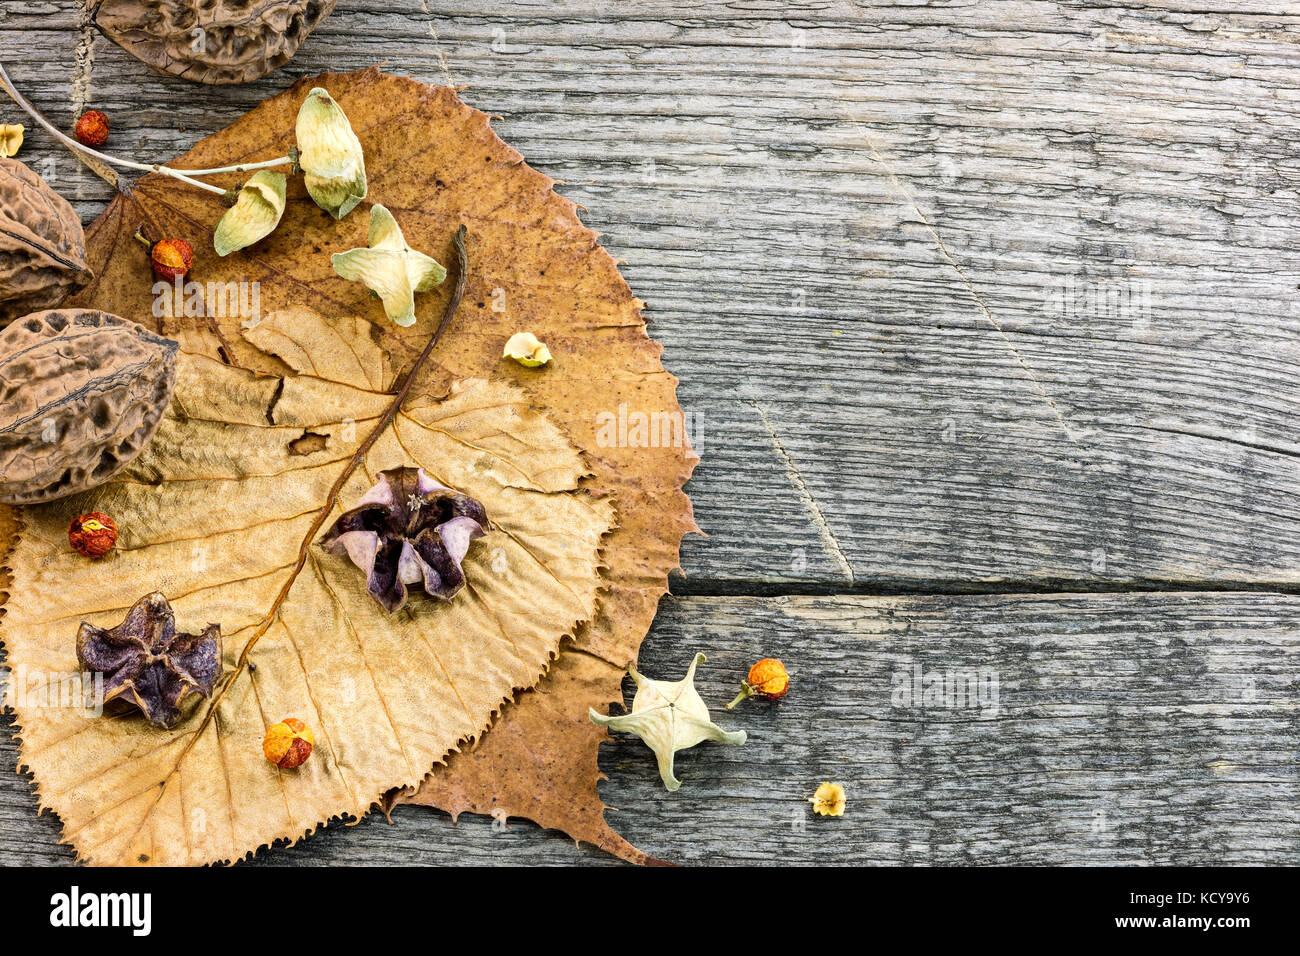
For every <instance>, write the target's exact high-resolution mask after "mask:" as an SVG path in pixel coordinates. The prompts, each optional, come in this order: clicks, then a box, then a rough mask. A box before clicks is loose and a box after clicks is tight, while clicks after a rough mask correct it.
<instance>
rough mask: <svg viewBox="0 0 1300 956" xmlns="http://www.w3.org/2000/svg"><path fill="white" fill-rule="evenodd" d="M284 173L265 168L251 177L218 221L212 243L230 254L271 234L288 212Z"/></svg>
mask: <svg viewBox="0 0 1300 956" xmlns="http://www.w3.org/2000/svg"><path fill="white" fill-rule="evenodd" d="M285 185H286V180H285V176H284V173H277V172H272V171H271V170H269V169H263V170H261V171H260V172H256V173H254V174H253V175H252V176H250V177H249V179H248V182H246V183H244V186H243V188H242V189H240V190H239V196H238V197H237V198H236V199H235V204H234V205H233V206H231V207H230V208H229V209H227V210H226V214H225V215H224V216H222V217H221V221H220V222H218V223H217V229H216V232H214V233H213V236H212V245H213V247H214V248H215V249H216V250H217V255H219V256H226V255H229V254H230V253H232V252H234V251H236V250H237V249H243V248H244V247H245V246H251V245H252V244H253V243H255V242H257V240H259V239H262V238H264V237H266V236H268V235H270V234H271V232H273V231H274V229H275V227H276V226H278V225H279V224H280V217H281V216H283V215H284V192H285Z"/></svg>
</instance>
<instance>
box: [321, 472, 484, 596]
mask: <svg viewBox="0 0 1300 956" xmlns="http://www.w3.org/2000/svg"><path fill="white" fill-rule="evenodd" d="M489 527H490V524H489V523H488V516H487V512H486V511H484V510H483V506H482V505H481V504H479V503H478V502H477V501H475V500H474V499H473V498H471V497H469V496H468V495H462V494H461V493H460V492H458V491H453V490H452V489H450V488H447V487H444V486H443V485H440V484H438V483H437V482H436V481H434V480H433V479H431V478H429V477H428V476H427V475H425V473H424V469H423V468H392V469H390V470H388V471H381V472H380V473H379V482H378V483H377V484H376V485H375V486H374V487H373V488H371V489H370V490H369V491H368V492H366V494H365V495H364V496H363V497H362V499H361V500H360V501H359V502H358V503H357V504H356V506H355V507H353V508H351V509H350V510H348V511H345V512H344V513H343V514H342V516H340V517H339V519H338V521H336V522H334V525H333V526H332V527H331V528H330V529H329V531H327V532H326V533H325V537H324V538H322V539H321V546H322V547H324V548H325V549H326V550H328V551H330V552H331V553H333V554H347V556H348V557H349V558H351V559H352V563H353V564H355V565H356V566H357V567H359V568H360V569H361V570H362V571H364V572H365V574H366V590H367V591H368V592H369V593H370V596H371V597H373V598H374V599H375V600H376V601H377V602H378V603H379V604H380V606H382V607H383V608H384V609H385V610H386V611H388V612H389V613H390V614H391V613H392V612H393V611H396V610H397V609H398V608H400V607H401V606H402V605H403V604H405V603H406V598H407V585H411V584H419V585H422V586H423V587H424V591H425V593H426V594H428V595H430V596H431V597H436V598H441V599H442V600H444V601H450V600H451V599H452V598H453V597H455V595H456V593H457V592H458V591H459V590H460V589H461V588H462V587H464V586H465V572H464V570H462V568H461V561H463V560H464V558H465V554H466V552H468V551H469V543H470V542H471V541H473V540H474V539H475V538H481V537H482V536H483V535H485V534H487V532H488V529H489Z"/></svg>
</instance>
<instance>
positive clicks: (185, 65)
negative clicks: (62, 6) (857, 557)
mask: <svg viewBox="0 0 1300 956" xmlns="http://www.w3.org/2000/svg"><path fill="white" fill-rule="evenodd" d="M335 2H336V0H277V2H276V3H266V2H265V0H100V2H99V3H98V4H97V5H95V7H94V9H93V11H92V13H91V19H92V22H93V23H94V25H95V27H96V28H97V29H98V30H99V32H100V33H102V34H104V36H106V37H108V38H109V39H110V40H112V41H113V42H114V43H116V44H117V45H118V46H120V47H121V48H122V49H123V50H125V51H126V52H127V53H130V54H131V55H132V56H133V57H135V58H136V59H138V60H140V61H141V62H142V63H147V64H148V65H149V66H151V67H153V68H154V69H155V70H159V71H161V72H163V73H170V74H172V75H173V76H179V77H183V78H184V79H187V80H194V81H195V82H198V83H214V84H228V83H247V82H248V81H249V80H255V79H257V78H258V77H259V76H265V75H266V74H267V73H270V72H271V71H272V70H278V69H279V68H280V67H282V66H284V65H285V64H286V63H288V62H289V60H290V58H291V57H292V56H293V55H294V54H295V53H296V52H298V45H299V44H300V43H302V41H303V40H305V39H307V36H308V35H309V34H310V33H311V31H312V30H314V29H316V27H317V25H318V24H319V23H320V22H321V21H322V20H324V19H325V18H326V17H327V16H329V15H330V14H331V13H333V12H334V4H335Z"/></svg>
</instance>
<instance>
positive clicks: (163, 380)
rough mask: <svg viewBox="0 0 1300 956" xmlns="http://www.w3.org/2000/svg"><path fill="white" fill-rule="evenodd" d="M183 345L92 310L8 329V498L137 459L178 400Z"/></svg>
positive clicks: (0, 355) (1, 403) (1, 448)
mask: <svg viewBox="0 0 1300 956" xmlns="http://www.w3.org/2000/svg"><path fill="white" fill-rule="evenodd" d="M177 348H178V346H177V344H176V343H175V342H173V341H171V340H170V339H165V338H163V337H162V336H159V335H155V334H154V333H152V332H150V331H148V330H147V329H144V328H141V327H140V326H138V325H136V324H135V323H134V322H128V321H127V320H126V319H123V318H119V317H118V316H116V315H110V314H109V313H107V312H97V311H93V310H90V309H61V310H51V311H48V312H37V313H35V314H33V315H29V316H26V317H24V318H22V319H19V320H18V321H16V322H13V323H12V324H10V325H9V327H8V328H6V329H4V330H2V331H0V502H3V503H5V504H32V503H34V502H39V501H50V500H53V499H55V498H62V497H64V496H66V495H71V494H75V493H76V492H79V491H85V490H86V489H87V488H93V487H95V486H96V485H99V484H102V483H103V482H104V481H107V480H108V479H109V478H110V477H112V476H113V475H114V474H115V473H116V472H117V471H119V470H120V469H122V468H123V467H125V466H126V465H127V464H129V463H130V462H131V461H132V460H133V459H134V458H135V457H136V456H137V455H139V454H140V451H141V450H142V449H143V448H144V446H145V444H146V443H147V442H148V441H149V439H150V438H151V437H152V436H153V433H154V430H155V429H156V428H157V427H158V422H159V421H160V420H161V419H162V416H163V412H164V411H166V409H167V406H168V404H169V403H170V402H171V398H172V386H173V385H174V384H175V382H176V352H177Z"/></svg>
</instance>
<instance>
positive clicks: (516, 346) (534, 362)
mask: <svg viewBox="0 0 1300 956" xmlns="http://www.w3.org/2000/svg"><path fill="white" fill-rule="evenodd" d="M501 354H502V355H504V356H505V357H506V358H512V359H514V360H515V361H516V362H518V363H519V364H520V365H522V366H524V367H525V368H537V366H539V365H545V364H546V363H547V362H549V361H550V360H551V350H550V349H548V348H547V347H546V345H545V344H544V343H543V342H542V341H541V340H540V339H539V338H538V337H537V336H535V335H533V333H532V332H516V333H515V334H514V335H512V336H510V341H508V342H506V347H505V349H504V350H502V352H501Z"/></svg>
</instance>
